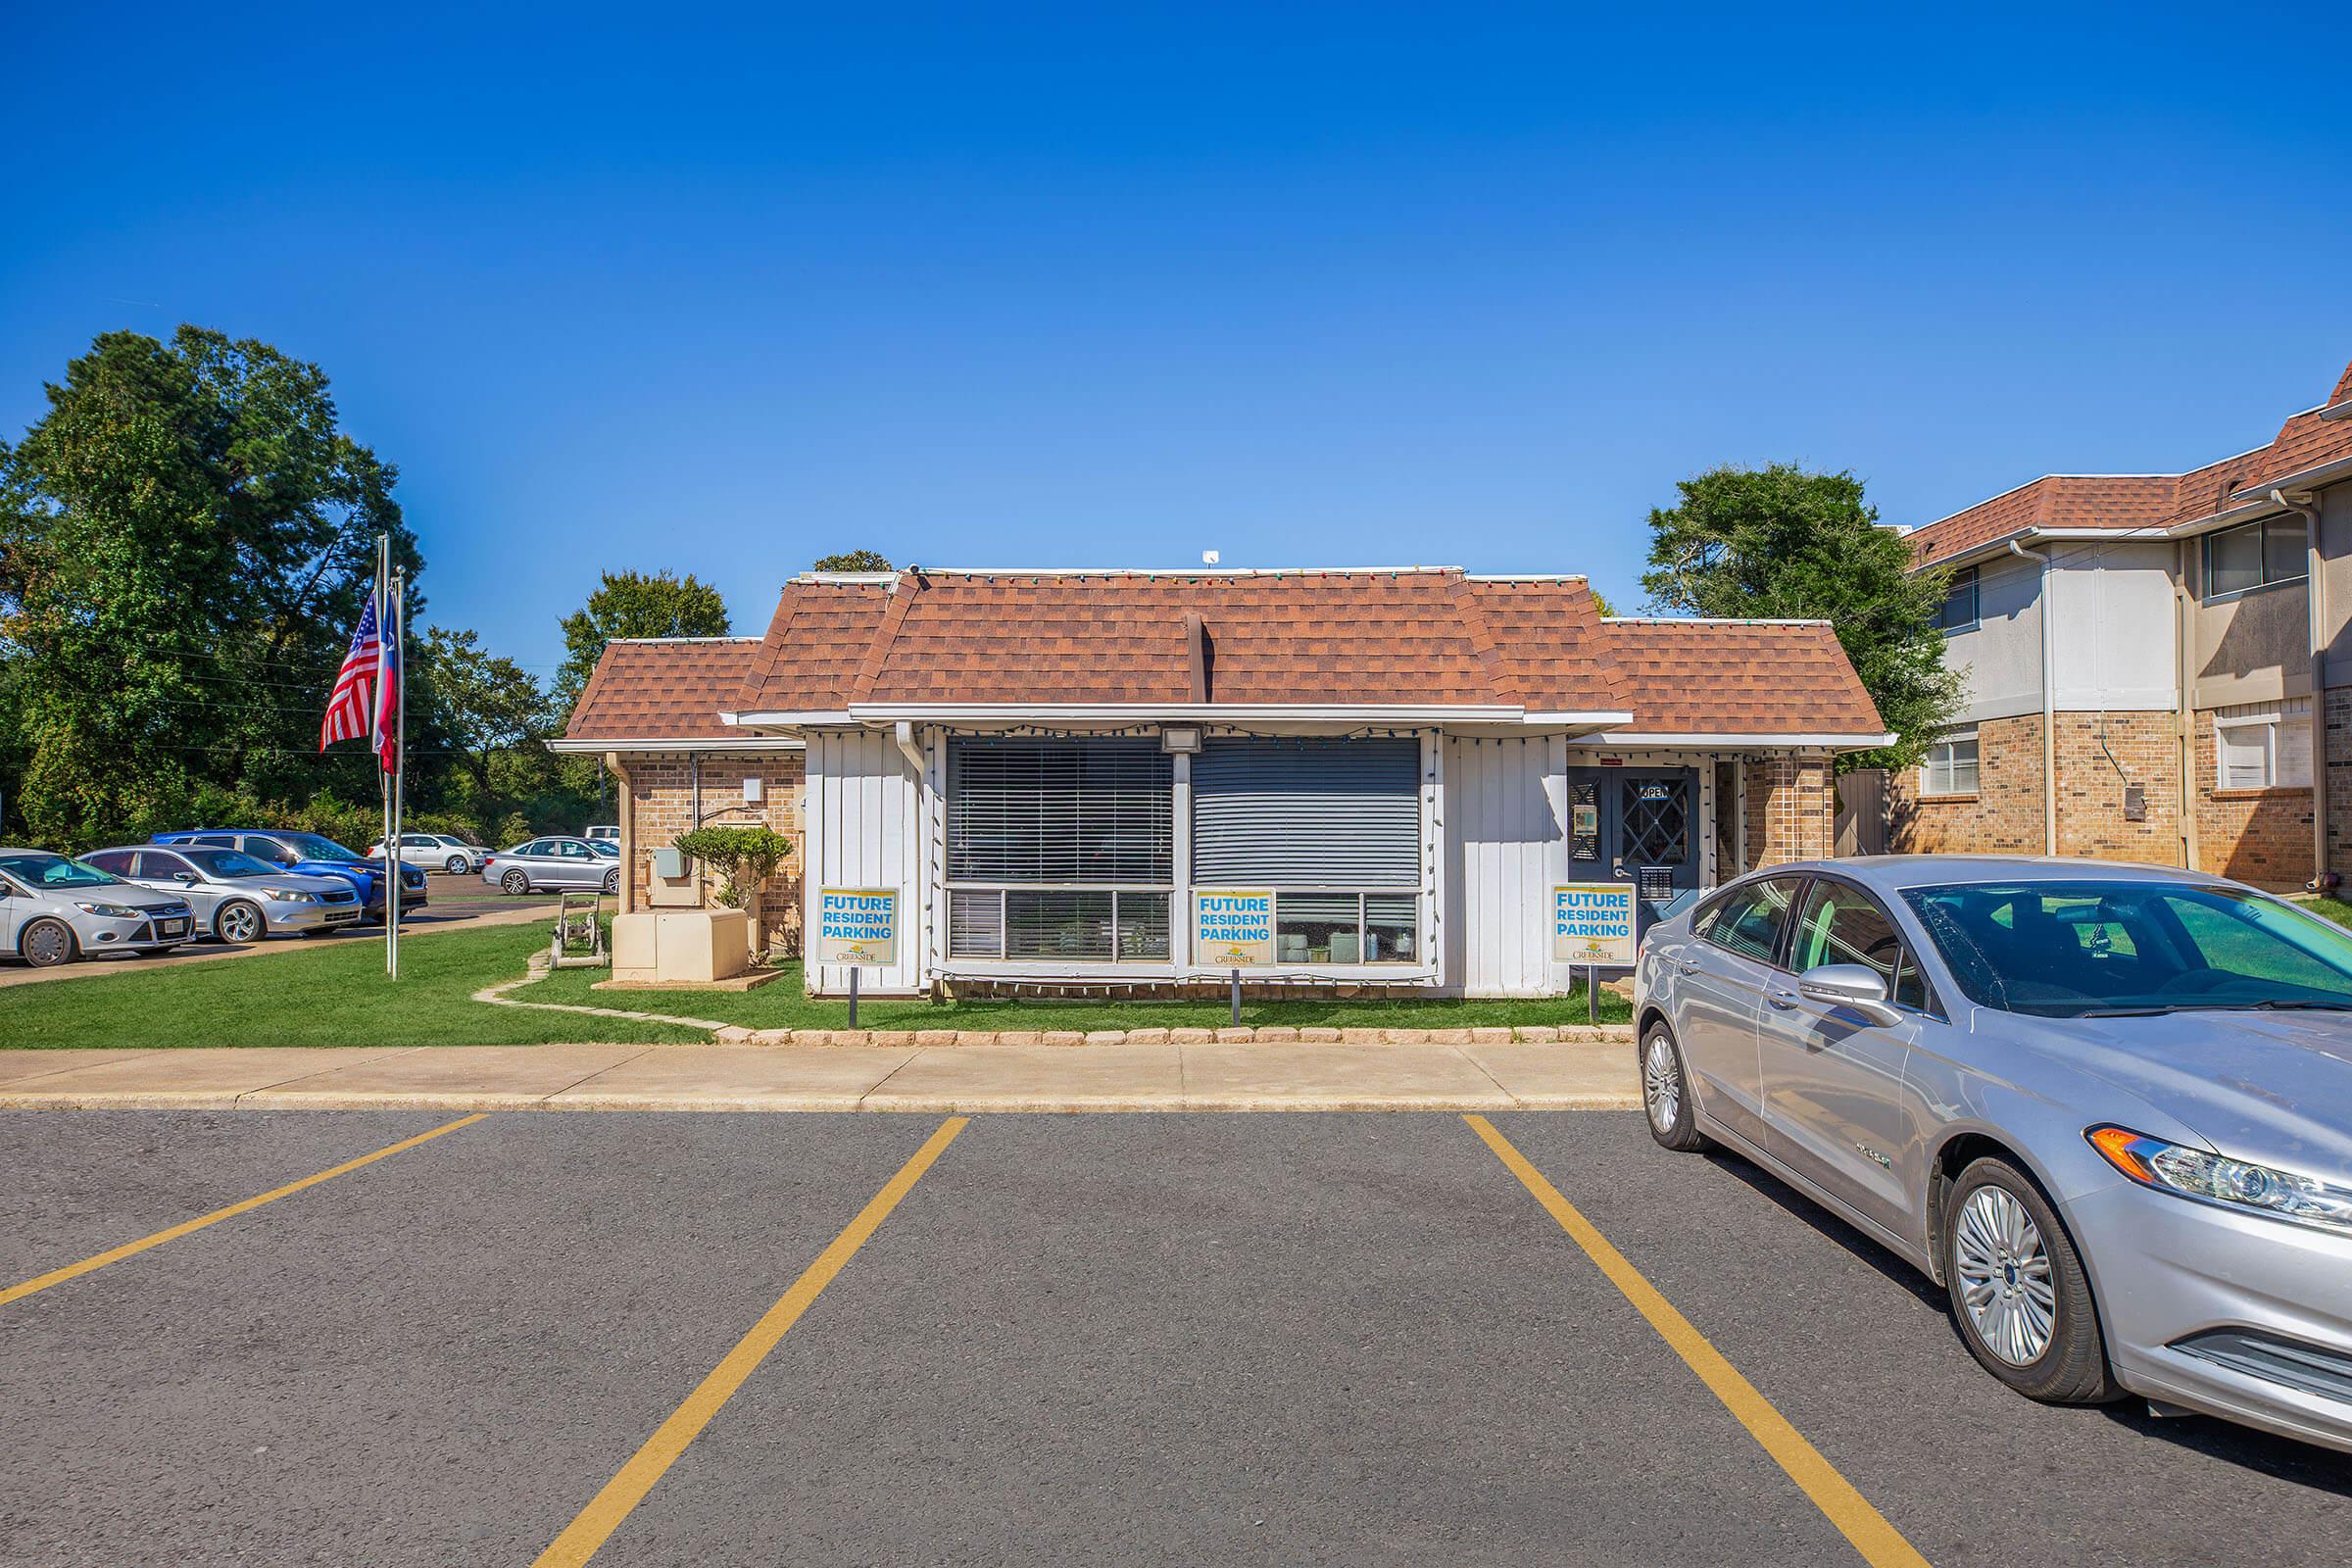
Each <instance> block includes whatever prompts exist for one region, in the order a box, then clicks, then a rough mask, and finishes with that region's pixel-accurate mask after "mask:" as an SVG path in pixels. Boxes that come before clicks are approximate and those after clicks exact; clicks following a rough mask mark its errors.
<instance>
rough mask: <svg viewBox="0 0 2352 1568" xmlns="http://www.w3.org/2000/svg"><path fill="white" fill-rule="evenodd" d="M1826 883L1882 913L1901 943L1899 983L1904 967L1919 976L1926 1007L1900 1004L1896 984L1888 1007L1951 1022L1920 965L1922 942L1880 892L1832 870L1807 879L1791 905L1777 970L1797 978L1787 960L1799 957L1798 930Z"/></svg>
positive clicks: (1897, 961) (1896, 970)
mask: <svg viewBox="0 0 2352 1568" xmlns="http://www.w3.org/2000/svg"><path fill="white" fill-rule="evenodd" d="M1824 882H1827V883H1829V884H1830V885H1832V886H1833V887H1839V888H1843V889H1845V891H1847V892H1848V893H1851V894H1854V895H1855V896H1856V897H1858V898H1860V899H1861V900H1862V902H1863V903H1865V904H1867V905H1869V906H1870V907H1872V908H1874V909H1876V910H1878V912H1879V918H1880V919H1882V920H1884V921H1886V922H1887V930H1889V931H1891V932H1893V933H1894V940H1895V941H1896V942H1897V943H1898V944H1900V951H1899V952H1898V953H1897V954H1896V956H1895V962H1894V975H1895V980H1896V981H1897V982H1899V981H1900V980H1901V979H1902V973H1903V966H1904V965H1905V964H1909V965H1910V967H1911V972H1912V973H1913V974H1915V975H1917V976H1919V991H1920V996H1921V998H1922V1000H1923V1001H1924V1002H1925V1004H1926V1005H1924V1006H1918V1007H1914V1006H1912V1005H1910V1004H1909V1003H1905V1002H1898V1001H1896V1000H1895V998H1894V995H1893V992H1894V990H1895V986H1893V985H1889V986H1888V987H1887V993H1888V994H1887V1005H1888V1006H1890V1007H1892V1008H1894V1009H1895V1010H1896V1011H1898V1012H1907V1013H1910V1014H1912V1015H1913V1016H1915V1017H1920V1018H1934V1019H1936V1021H1938V1022H1944V1021H1947V1020H1946V1016H1945V1013H1944V1010H1943V1003H1942V1000H1941V999H1940V998H1939V997H1938V996H1937V995H1936V981H1935V978H1934V977H1933V976H1932V975H1930V974H1929V973H1928V966H1927V965H1926V964H1924V963H1922V962H1920V944H1919V942H1918V941H1917V940H1916V939H1915V938H1913V937H1912V935H1911V933H1910V932H1908V931H1906V930H1905V929H1904V928H1903V922H1902V921H1901V920H1900V919H1899V918H1898V917H1897V916H1896V915H1895V912H1894V910H1893V909H1892V908H1890V907H1888V906H1887V901H1886V900H1885V899H1882V898H1880V897H1879V896H1878V894H1877V893H1875V892H1874V891H1872V890H1871V889H1869V888H1866V887H1864V886H1863V885H1862V884H1861V883H1859V882H1857V881H1855V880H1854V879H1853V878H1851V877H1846V876H1839V875H1838V874H1836V873H1835V872H1829V871H1815V872H1813V873H1812V874H1811V875H1810V876H1808V877H1807V878H1806V880H1805V886H1804V890H1803V891H1802V892H1801V893H1799V894H1798V895H1797V899H1796V902H1795V903H1794V904H1791V905H1790V906H1789V927H1788V931H1787V934H1786V935H1785V936H1783V938H1782V939H1781V956H1782V959H1783V960H1784V961H1783V962H1781V963H1778V964H1775V965H1774V967H1775V968H1777V969H1779V970H1780V971H1781V972H1782V973H1784V974H1788V975H1795V974H1796V973H1797V971H1796V970H1794V969H1792V968H1790V967H1789V964H1788V962H1787V961H1786V960H1788V959H1791V958H1793V957H1795V956H1796V954H1795V947H1794V944H1795V942H1796V928H1797V926H1798V924H1799V923H1800V922H1801V920H1802V919H1803V916H1804V910H1805V905H1806V904H1807V903H1808V902H1809V901H1810V900H1811V899H1812V897H1813V889H1814V888H1815V887H1817V886H1819V885H1820V884H1822V883H1824Z"/></svg>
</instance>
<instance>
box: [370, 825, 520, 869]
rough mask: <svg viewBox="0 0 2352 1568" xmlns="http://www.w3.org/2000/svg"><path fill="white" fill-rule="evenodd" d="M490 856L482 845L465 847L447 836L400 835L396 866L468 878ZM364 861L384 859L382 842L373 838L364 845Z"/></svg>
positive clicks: (460, 841)
mask: <svg viewBox="0 0 2352 1568" xmlns="http://www.w3.org/2000/svg"><path fill="white" fill-rule="evenodd" d="M489 853H490V851H489V849H488V847H487V846H485V845H480V844H468V843H466V841H465V840H464V839H461V838H453V837H451V836H450V835H449V834H447V833H403V834H402V835H401V836H400V863H401V864H403V865H413V866H415V867H417V870H419V871H447V872H448V873H449V874H450V875H451V876H470V875H471V874H472V873H474V872H476V871H479V870H480V869H481V868H482V857H483V856H485V855H488V854H489ZM368 858H369V859H371V860H380V859H382V858H384V841H383V840H382V839H377V840H376V841H375V842H374V843H373V844H370V845H368Z"/></svg>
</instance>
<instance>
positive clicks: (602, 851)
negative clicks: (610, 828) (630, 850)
mask: <svg viewBox="0 0 2352 1568" xmlns="http://www.w3.org/2000/svg"><path fill="white" fill-rule="evenodd" d="M587 842H588V848H589V849H590V850H591V851H592V852H594V853H595V854H598V855H601V856H603V857H605V858H607V859H609V860H617V859H619V858H620V846H619V845H617V844H613V843H611V842H609V841H608V840H605V839H590V840H588V841H587Z"/></svg>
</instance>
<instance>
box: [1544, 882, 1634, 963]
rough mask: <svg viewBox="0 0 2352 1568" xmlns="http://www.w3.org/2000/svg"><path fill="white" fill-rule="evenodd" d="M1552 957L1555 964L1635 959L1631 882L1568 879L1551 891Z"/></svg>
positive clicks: (1631, 960) (1632, 890)
mask: <svg viewBox="0 0 2352 1568" xmlns="http://www.w3.org/2000/svg"><path fill="white" fill-rule="evenodd" d="M1551 956H1552V959H1553V961H1554V962H1557V963H1608V964H1618V965H1631V964H1632V963H1633V961H1634V888H1633V884H1632V883H1630V882H1570V883H1565V884H1562V885H1560V886H1557V887H1554V888H1553V889H1552V890H1551Z"/></svg>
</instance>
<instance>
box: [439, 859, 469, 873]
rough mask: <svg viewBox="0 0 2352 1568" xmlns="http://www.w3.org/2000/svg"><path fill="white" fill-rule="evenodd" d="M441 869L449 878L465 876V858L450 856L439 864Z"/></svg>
mask: <svg viewBox="0 0 2352 1568" xmlns="http://www.w3.org/2000/svg"><path fill="white" fill-rule="evenodd" d="M441 869H442V870H444V871H447V872H448V873H449V874H450V875H451V876H464V875H465V874H466V857H464V856H463V855H453V856H451V857H450V858H448V859H446V860H443V861H442V862H441Z"/></svg>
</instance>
